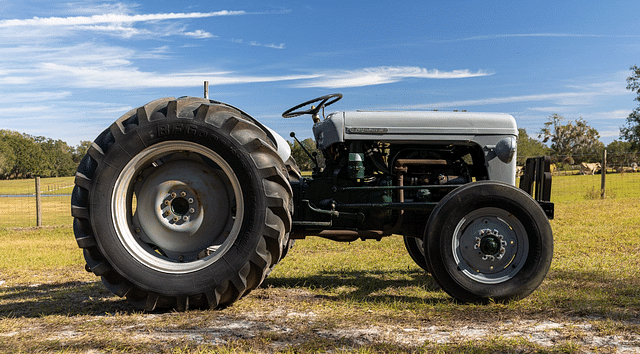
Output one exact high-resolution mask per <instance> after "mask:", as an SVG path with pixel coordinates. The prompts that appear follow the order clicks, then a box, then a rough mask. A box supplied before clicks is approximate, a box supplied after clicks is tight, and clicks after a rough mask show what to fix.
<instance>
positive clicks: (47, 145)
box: [39, 138, 78, 177]
mask: <svg viewBox="0 0 640 354" xmlns="http://www.w3.org/2000/svg"><path fill="white" fill-rule="evenodd" d="M39 140H40V141H41V142H40V148H41V149H42V153H43V161H42V166H41V168H42V172H41V176H47V177H63V176H73V174H74V172H75V170H76V168H77V167H78V164H77V163H76V162H74V161H73V153H74V151H75V149H74V148H72V147H70V146H69V145H67V143H65V142H64V141H62V140H52V139H49V138H41V139H39Z"/></svg>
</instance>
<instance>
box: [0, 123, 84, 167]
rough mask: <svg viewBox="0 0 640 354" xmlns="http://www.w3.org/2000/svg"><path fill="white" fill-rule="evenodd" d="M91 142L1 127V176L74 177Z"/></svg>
mask: <svg viewBox="0 0 640 354" xmlns="http://www.w3.org/2000/svg"><path fill="white" fill-rule="evenodd" d="M90 145H91V142H88V141H84V142H82V143H81V144H80V145H78V146H76V147H71V146H69V145H68V144H67V143H65V142H64V141H62V140H53V139H50V138H45V137H43V136H32V135H28V134H22V133H18V132H15V131H11V130H0V178H2V179H9V178H11V179H14V178H33V177H36V176H40V177H64V176H73V175H74V173H75V171H76V169H77V168H78V164H79V163H80V160H81V159H82V157H83V156H84V154H85V153H86V152H87V149H88V148H89V146H90Z"/></svg>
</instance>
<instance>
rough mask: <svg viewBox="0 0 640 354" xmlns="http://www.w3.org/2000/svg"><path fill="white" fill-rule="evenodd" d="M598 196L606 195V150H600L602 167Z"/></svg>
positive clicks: (603, 196)
mask: <svg viewBox="0 0 640 354" xmlns="http://www.w3.org/2000/svg"><path fill="white" fill-rule="evenodd" d="M600 171H601V172H600V173H601V177H600V198H602V199H604V198H605V197H606V185H607V183H606V181H607V150H606V149H605V150H604V151H603V152H602V167H601V168H600Z"/></svg>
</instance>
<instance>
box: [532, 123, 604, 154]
mask: <svg viewBox="0 0 640 354" xmlns="http://www.w3.org/2000/svg"><path fill="white" fill-rule="evenodd" d="M538 138H542V142H543V143H548V142H550V143H551V145H550V148H551V153H552V155H555V156H557V157H560V158H561V159H564V160H573V163H580V162H583V161H589V160H593V159H594V156H593V155H596V156H600V155H601V154H602V150H603V149H604V144H603V143H602V142H601V141H600V140H599V139H600V133H598V131H597V130H596V129H595V128H592V127H590V126H589V125H588V124H587V122H586V121H585V120H584V119H582V118H578V119H576V121H575V122H573V121H571V120H569V121H567V122H566V123H565V118H564V117H563V116H561V115H558V114H557V113H554V114H552V115H551V116H550V117H549V120H548V121H547V122H546V123H544V127H543V128H542V129H541V130H540V134H539V135H538Z"/></svg>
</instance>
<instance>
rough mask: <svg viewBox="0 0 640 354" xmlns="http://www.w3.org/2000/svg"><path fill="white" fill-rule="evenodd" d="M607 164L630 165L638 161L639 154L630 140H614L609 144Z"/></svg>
mask: <svg viewBox="0 0 640 354" xmlns="http://www.w3.org/2000/svg"><path fill="white" fill-rule="evenodd" d="M606 149H607V164H608V165H612V166H630V165H631V164H632V163H634V162H635V163H638V156H637V154H636V153H634V151H633V148H632V146H631V143H630V142H628V141H618V140H614V141H612V142H610V143H609V145H607V148H606Z"/></svg>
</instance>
